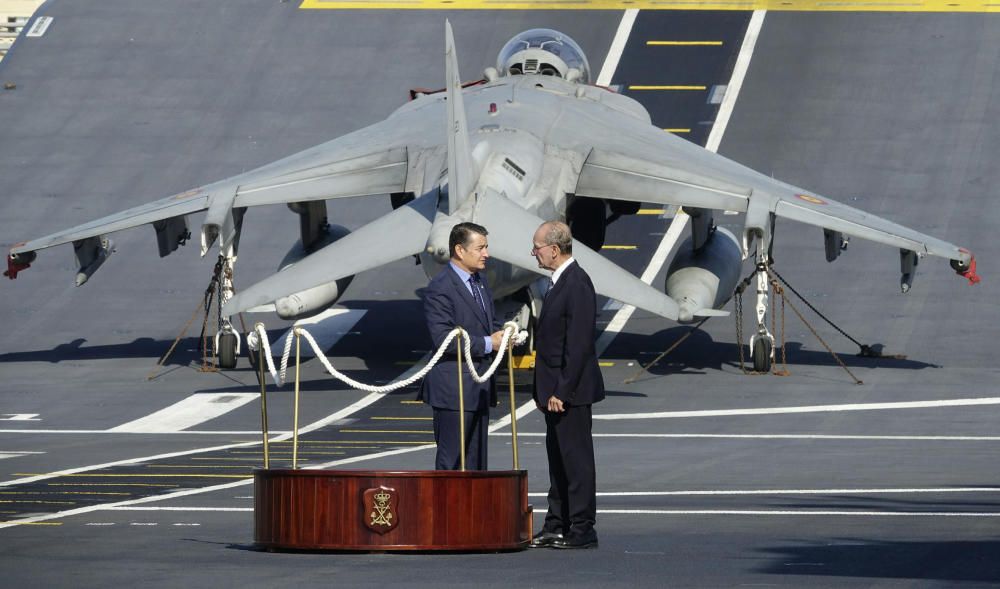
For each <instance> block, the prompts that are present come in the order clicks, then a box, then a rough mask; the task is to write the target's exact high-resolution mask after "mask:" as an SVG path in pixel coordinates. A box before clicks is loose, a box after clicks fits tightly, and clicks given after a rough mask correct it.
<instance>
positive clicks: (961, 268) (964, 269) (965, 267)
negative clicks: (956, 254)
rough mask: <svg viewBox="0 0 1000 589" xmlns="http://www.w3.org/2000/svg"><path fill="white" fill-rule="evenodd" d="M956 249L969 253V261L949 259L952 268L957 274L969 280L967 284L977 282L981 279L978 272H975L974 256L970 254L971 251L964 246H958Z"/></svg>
mask: <svg viewBox="0 0 1000 589" xmlns="http://www.w3.org/2000/svg"><path fill="white" fill-rule="evenodd" d="M958 251H960V252H962V253H965V254H969V261H968V262H965V261H963V260H951V267H952V269H953V270H955V272H956V273H957V274H958V275H959V276H961V277H963V278H965V279H967V280H968V281H969V286H972V285H974V284H979V283H980V282H981V281H982V279H981V278H980V277H979V275H978V274H976V256H974V255H972V252H970V251H969V250H967V249H965V248H960V249H959V250H958Z"/></svg>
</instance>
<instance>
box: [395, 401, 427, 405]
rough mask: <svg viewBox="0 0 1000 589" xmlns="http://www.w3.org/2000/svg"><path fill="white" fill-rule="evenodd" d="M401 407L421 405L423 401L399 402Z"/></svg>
mask: <svg viewBox="0 0 1000 589" xmlns="http://www.w3.org/2000/svg"><path fill="white" fill-rule="evenodd" d="M400 403H402V404H403V405H423V404H424V402H423V401H400Z"/></svg>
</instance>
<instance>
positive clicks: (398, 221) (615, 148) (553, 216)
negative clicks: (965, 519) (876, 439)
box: [6, 23, 978, 370]
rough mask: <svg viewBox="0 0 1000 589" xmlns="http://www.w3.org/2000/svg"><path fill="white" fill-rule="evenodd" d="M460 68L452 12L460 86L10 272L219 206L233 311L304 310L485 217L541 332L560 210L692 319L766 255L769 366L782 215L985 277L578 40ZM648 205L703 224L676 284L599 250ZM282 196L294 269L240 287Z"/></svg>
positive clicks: (660, 300) (965, 256) (84, 235)
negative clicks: (733, 143) (346, 223)
mask: <svg viewBox="0 0 1000 589" xmlns="http://www.w3.org/2000/svg"><path fill="white" fill-rule="evenodd" d="M457 63H458V62H457V59H456V55H455V44H454V39H453V36H452V30H451V26H450V24H448V23H446V24H445V70H446V88H445V89H444V90H442V91H438V92H414V93H413V100H411V101H410V102H409V103H407V104H405V105H403V106H402V107H400V108H399V109H398V110H396V111H395V112H393V113H392V114H391V115H389V117H388V118H387V119H385V120H384V121H382V122H380V123H376V124H374V125H372V126H370V127H365V128H363V129H360V130H358V131H355V132H353V133H350V134H348V135H345V136H343V137H340V138H337V139H334V140H332V141H329V142H327V143H324V144H322V145H319V146H316V147H313V148H312V149H308V150H306V151H303V152H301V153H298V154H295V155H292V156H290V157H287V158H285V159H282V160H279V161H276V162H274V163H271V164H269V165H266V166H263V167H261V168H258V169H256V170H253V171H251V172H247V173H244V174H240V175H238V176H234V177H232V178H229V179H226V180H222V181H219V182H215V183H213V184H208V185H206V186H201V187H198V188H194V189H192V190H189V191H187V192H183V193H181V194H177V195H174V196H170V197H167V198H164V199H162V200H159V201H155V202H151V203H149V204H145V205H142V206H139V207H136V208H133V209H130V210H127V211H123V212H121V213H118V214H115V215H111V216H109V217H105V218H103V219H99V220H96V221H94V222H91V223H87V224H85V225H81V226H78V227H74V228H72V229H69V230H66V231H61V232H59V233H55V234H53V235H50V236H48V237H43V238H40V239H35V240H31V241H28V242H25V243H21V244H19V245H16V246H15V247H14V248H13V249H12V250H11V253H10V255H9V257H8V262H7V263H8V270H7V272H6V275H7V276H9V277H10V278H14V277H16V276H17V273H18V272H20V271H22V270H24V269H25V268H27V267H28V266H29V264H31V263H32V262H33V261H34V260H35V257H36V252H37V251H38V250H41V249H45V248H49V247H52V246H56V245H60V244H65V243H72V244H73V248H74V250H75V252H76V258H77V261H78V263H79V273H78V274H77V284H78V285H80V284H83V283H84V282H86V281H87V280H88V279H89V278H90V276H91V275H92V274H93V273H94V271H95V270H97V269H98V267H99V266H101V265H102V264H103V262H104V260H105V259H106V258H107V257H108V256H109V255H110V254H111V253H112V251H113V249H114V246H113V245H112V242H111V241H110V240H109V239H108V238H107V237H106V235H107V234H109V233H113V232H115V231H120V230H123V229H128V228H131V227H136V226H138V225H144V224H151V225H152V226H153V228H154V229H155V230H156V240H157V245H158V247H159V253H160V256H161V257H162V256H166V255H168V254H170V253H171V252H173V251H175V250H176V249H177V247H178V246H179V245H183V244H184V243H185V241H186V240H187V239H189V238H190V232H189V229H188V227H189V225H188V220H187V218H188V215H191V214H194V213H199V212H202V211H205V218H204V221H203V222H202V224H201V231H200V234H201V235H200V238H201V255H202V256H204V255H206V254H207V253H208V252H209V251H210V249H211V248H212V246H213V245H214V244H215V243H216V242H218V247H219V262H220V263H219V264H218V265H217V267H218V268H222V269H223V270H224V271H223V272H221V276H222V280H223V286H224V289H223V293H224V303H225V304H224V307H223V315H224V316H228V317H232V316H234V315H236V314H237V313H240V312H242V311H246V310H251V309H257V310H260V309H273V311H275V312H277V314H278V315H279V316H280V317H282V318H284V319H295V318H301V317H305V316H309V315H312V314H316V313H318V312H320V311H322V310H324V309H326V308H327V307H329V306H331V305H333V304H334V303H336V302H337V300H338V299H340V298H341V296H343V294H344V289H345V288H346V287H347V285H348V283H349V282H350V280H351V278H352V277H353V276H354V275H355V274H357V273H359V272H363V271H365V270H368V269H371V268H375V267H378V266H381V265H383V264H388V263H390V262H393V261H395V260H399V259H401V258H406V257H408V256H418V259H419V261H420V262H421V263H422V264H423V268H424V269H425V272H426V274H427V276H432V275H434V274H435V273H436V272H437V271H438V269H439V268H440V267H441V266H442V265H443V264H445V263H446V262H447V260H448V258H449V251H448V235H449V232H450V230H451V228H452V226H454V225H455V224H456V223H459V222H463V221H473V222H477V223H480V224H482V225H485V226H486V227H488V228H489V231H490V236H489V245H490V253H491V255H492V257H493V262H492V263H491V266H490V268H489V275H490V276H489V279H490V283H491V285H493V292H494V294H495V296H497V297H498V298H501V299H503V300H505V301H514V302H515V309H516V310H517V311H518V312H517V316H518V320H519V321H521V322H522V324H524V325H528V324H530V323H531V321H530V318H531V317H532V316H534V315H536V314H537V312H538V311H539V310H540V306H541V304H542V295H543V291H542V289H543V287H541V286H539V285H540V284H541V283H542V282H541V281H539V278H540V273H541V271H540V270H539V268H538V266H537V264H536V262H535V259H534V258H533V257H532V256H531V255H530V253H529V250H530V247H529V245H530V243H531V238H532V234H533V232H534V231H535V229H536V228H537V227H538V225H539V224H540V223H542V222H543V221H547V220H564V221H566V222H568V223H569V225H570V226H571V227H572V229H573V233H574V235H575V237H576V240H577V241H576V242H575V243H574V248H573V255H574V256H575V258H576V259H577V260H578V261H579V263H580V264H581V265H582V266H584V267H585V268H586V269H587V271H588V273H589V274H590V276H591V277H592V279H593V282H594V287H595V289H596V290H597V292H598V293H600V294H602V295H604V296H607V297H609V298H612V299H617V300H619V301H622V302H623V303H627V304H630V305H634V306H635V307H638V308H640V309H645V310H646V311H649V312H652V313H655V314H657V315H660V316H663V317H665V318H667V319H673V320H679V321H681V322H686V321H692V320H695V318H699V317H705V316H713V315H725V314H726V313H725V312H723V311H720V309H721V307H722V306H723V305H724V304H725V303H726V302H727V301H728V300H729V299H730V298H731V297H732V295H733V292H734V288H735V286H736V284H737V282H738V280H739V276H740V270H741V267H742V265H743V262H744V260H746V259H747V258H748V257H750V258H753V262H754V264H755V268H756V269H757V273H758V279H759V282H758V301H757V311H758V312H757V320H758V329H757V332H756V333H755V334H754V336H753V337H752V338H751V348H752V351H753V352H754V353H753V356H754V357H755V359H758V358H759V359H758V360H756V361H755V367H756V368H757V369H759V370H760V369H766V368H767V367H768V366H770V361H771V357H772V350H773V338H772V336H771V334H769V333H768V332H767V329H766V327H765V322H764V314H765V310H766V305H765V304H764V302H766V297H767V281H766V280H765V272H766V269H767V264H768V263H769V259H770V256H769V254H770V249H771V236H772V231H773V227H774V224H775V219H776V218H779V217H781V218H786V219H790V220H793V221H798V222H801V223H807V224H810V225H815V226H817V227H820V228H822V229H823V235H824V241H825V244H826V257H827V260H828V261H833V260H834V259H836V258H837V257H838V255H839V254H840V252H841V250H842V249H843V246H844V244H845V239H846V238H848V237H849V236H850V237H857V238H863V239H868V240H872V241H875V242H878V243H882V244H885V245H888V246H891V247H895V248H898V249H899V251H900V254H901V262H902V264H901V265H902V279H901V285H902V289H903V291H904V292H905V291H906V290H908V289H909V287H910V285H911V283H912V280H913V276H914V272H915V269H916V266H917V262H918V260H919V259H920V258H921V257H923V256H925V255H933V256H940V257H942V258H946V259H948V260H950V261H951V267H952V268H953V269H954V270H955V271H956V272H957V273H959V274H960V275H962V276H964V277H966V278H968V279H969V280H970V281H972V282H975V281H977V280H978V278H977V276H976V274H975V260H974V258H973V256H972V255H971V253H970V252H969V251H968V250H966V249H963V248H960V247H958V246H955V245H952V244H950V243H947V242H944V241H941V240H939V239H935V238H934V237H931V236H929V235H924V234H923V233H920V232H917V231H914V230H911V229H907V228H906V227H902V226H900V225H897V224H895V223H892V222H890V221H887V220H885V219H882V218H879V217H876V216H874V215H871V214H868V213H865V212H863V211H860V210H858V209H855V208H851V207H849V206H845V205H843V204H840V203H838V202H835V201H833V200H831V199H829V198H827V197H825V196H822V195H819V194H816V193H814V192H811V191H809V190H806V189H803V188H798V187H796V186H792V185H789V184H786V183H784V182H781V181H778V180H775V179H773V178H770V177H768V176H766V175H763V174H760V173H758V172H755V171H754V170H751V169H749V168H747V167H744V166H742V165H740V164H738V163H736V162H733V161H730V160H728V159H726V158H724V157H722V156H719V155H717V154H715V153H712V152H709V151H707V150H705V149H703V148H701V147H699V146H697V145H694V144H692V143H689V142H688V141H685V140H683V139H680V138H677V137H674V136H673V135H671V134H669V133H665V132H664V131H663V130H662V129H659V128H657V127H655V126H653V125H652V124H651V121H650V116H649V113H648V112H646V110H645V109H644V108H643V107H642V106H641V105H640V104H639V103H638V102H636V101H635V100H632V99H631V98H628V97H626V96H622V95H620V94H617V93H615V92H614V91H612V90H610V89H607V88H602V87H598V86H595V85H593V84H592V83H591V69H590V65H589V63H588V62H587V58H586V57H585V55H584V53H583V51H582V50H581V49H580V47H579V46H578V45H577V44H576V43H575V42H574V41H573V40H572V39H570V38H569V37H567V36H566V35H564V34H562V33H559V32H557V31H553V30H548V29H533V30H530V31H526V32H523V33H521V34H519V35H517V36H516V37H514V38H513V39H511V40H510V41H509V42H507V44H506V45H505V46H504V47H503V49H502V50H501V51H500V54H499V56H498V58H497V63H496V67H489V68H486V70H485V72H484V74H485V75H484V78H483V79H482V80H481V81H479V82H476V83H472V84H465V85H463V84H462V82H461V78H460V77H459V73H458V67H457ZM386 194H388V195H390V197H391V202H392V205H393V210H392V212H390V213H388V214H386V215H384V216H382V217H380V218H378V219H376V220H374V221H372V222H370V223H368V224H367V225H364V226H362V227H359V228H357V229H355V230H354V231H348V230H347V229H345V228H343V227H339V226H331V225H329V224H327V213H326V201H327V200H331V199H342V198H357V197H375V196H379V195H382V196H383V197H384V195H386ZM640 203H657V204H660V205H677V206H680V207H683V209H684V211H685V212H686V213H687V214H689V215H690V217H691V220H692V226H691V235H690V237H689V238H687V240H686V241H685V242H683V243H682V244H681V245H680V246H679V248H678V251H677V253H676V254H675V256H674V259H673V262H672V263H671V265H670V267H669V269H668V273H667V278H666V283H665V285H664V288H663V289H662V290H660V289H657V288H654V287H652V286H650V285H648V284H646V283H644V282H642V281H641V280H639V279H638V278H636V277H635V276H633V275H632V274H630V273H629V272H627V271H625V270H624V269H622V268H621V267H619V266H617V265H616V264H614V263H612V262H611V261H609V260H608V259H606V258H604V257H602V256H601V255H600V254H599V253H598V251H599V250H600V249H601V247H602V245H603V243H604V235H605V227H606V225H607V223H608V222H609V220H610V219H613V218H616V217H618V216H620V215H625V214H634V213H636V212H638V210H639V206H640ZM274 204H285V205H287V206H288V208H289V209H291V210H292V211H293V212H294V213H296V214H298V215H299V217H300V231H301V236H300V239H299V241H298V242H297V243H296V244H295V245H294V246H293V247H292V249H291V251H290V252H289V253H288V255H287V256H286V258H285V261H284V262H283V264H282V266H283V267H282V269H281V270H280V271H278V272H276V273H275V274H273V275H272V276H270V277H268V278H267V279H265V280H263V281H261V282H259V283H257V284H254V285H252V286H250V287H248V288H246V289H243V290H241V291H239V292H234V291H233V289H232V283H231V276H232V269H233V264H234V262H235V259H236V253H237V246H238V243H239V239H240V233H241V227H242V220H243V216H244V214H245V213H246V211H247V210H248V209H249V208H250V207H256V206H261V205H274ZM714 211H739V212H742V213H744V214H745V215H744V219H745V222H744V226H743V228H742V231H741V232H740V234H739V235H734V234H733V233H730V232H729V231H727V230H726V229H724V228H721V227H717V226H716V224H715V222H714ZM609 213H610V215H609ZM753 244H755V245H756V247H754V248H753V251H754V253H753V254H751V253H750V252H751V245H753ZM220 336H221V337H217V338H216V342H217V344H216V351H217V353H218V355H219V357H220V363H221V364H222V365H223V366H224V367H231V366H233V365H235V357H236V353H238V352H237V350H238V342H239V339H238V335H237V334H236V332H235V330H234V329H233V327H232V325H231V323H230V322H229V321H228V320H224V321H223V322H222V325H220Z"/></svg>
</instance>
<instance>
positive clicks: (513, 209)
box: [475, 190, 678, 320]
mask: <svg viewBox="0 0 1000 589" xmlns="http://www.w3.org/2000/svg"><path fill="white" fill-rule="evenodd" d="M475 221H476V222H477V223H480V224H482V225H483V226H485V227H486V228H487V229H488V230H489V232H490V236H489V243H490V254H491V255H492V256H493V257H496V258H498V259H500V260H503V261H505V262H507V263H509V264H513V265H515V266H518V267H520V268H524V269H526V270H532V271H535V272H538V273H539V274H542V273H543V271H542V270H540V269H539V268H538V262H536V261H535V258H534V256H532V255H531V254H530V253H529V250H531V243H532V238H533V237H534V235H535V230H536V229H538V226H539V225H541V224H542V223H543V222H544V221H543V220H542V219H540V218H539V217H536V216H534V215H532V214H531V213H529V212H528V211H526V210H524V209H523V208H521V207H519V206H518V205H516V204H514V203H512V202H511V201H510V200H508V199H507V198H506V197H504V196H503V195H500V194H497V193H496V192H494V191H492V190H489V191H487V192H486V193H485V194H481V195H480V196H479V200H478V202H477V204H476V212H475ZM573 258H575V259H576V261H577V262H578V263H579V264H580V267H581V268H583V269H584V270H586V271H587V274H589V275H590V280H591V281H592V282H593V283H594V290H596V291H597V293H598V294H601V295H604V296H606V297H609V298H612V299H615V300H618V301H621V302H623V303H626V304H629V305H634V306H636V307H638V308H640V309H643V310H646V311H649V312H650V313H655V314H657V315H660V316H662V317H666V318H667V319H674V320H676V319H677V315H678V306H677V302H676V301H674V300H673V299H672V298H670V297H668V296H667V295H665V294H663V293H662V292H660V291H658V290H656V289H655V288H653V287H652V286H650V285H648V284H646V283H645V282H643V281H641V280H639V279H638V278H636V277H635V276H633V275H632V274H630V273H629V272H628V271H626V270H625V269H624V268H622V267H621V266H619V265H617V264H615V263H614V262H612V261H611V260H608V259H607V258H605V257H603V256H601V254H599V253H597V252H595V251H594V250H592V249H590V248H588V247H587V246H585V245H583V244H582V243H580V242H579V241H577V240H573ZM545 274H546V275H547V274H548V273H547V272H546V273H545Z"/></svg>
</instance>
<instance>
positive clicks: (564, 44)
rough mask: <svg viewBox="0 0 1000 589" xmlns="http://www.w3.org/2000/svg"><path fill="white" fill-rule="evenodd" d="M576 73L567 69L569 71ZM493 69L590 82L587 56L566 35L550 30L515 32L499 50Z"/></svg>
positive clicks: (503, 72)
mask: <svg viewBox="0 0 1000 589" xmlns="http://www.w3.org/2000/svg"><path fill="white" fill-rule="evenodd" d="M574 69H575V70H576V71H577V72H579V74H577V73H576V72H571V70H574ZM497 70H499V72H500V75H502V76H511V75H521V74H542V75H546V76H559V77H560V78H565V79H568V80H571V81H578V82H582V83H584V84H587V83H590V64H589V63H587V56H586V55H584V54H583V50H582V49H580V46H579V45H577V44H576V41H574V40H573V39H570V38H569V37H568V36H566V35H564V34H563V33H560V32H559V31H554V30H552V29H531V30H530V31H524V32H523V33H519V34H518V35H517V36H515V37H514V38H513V39H511V40H510V41H507V44H506V45H504V46H503V49H501V50H500V55H499V56H497Z"/></svg>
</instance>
